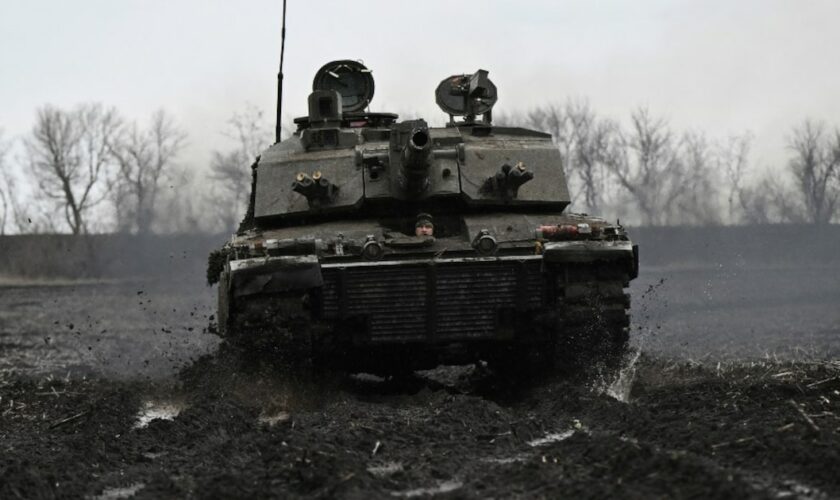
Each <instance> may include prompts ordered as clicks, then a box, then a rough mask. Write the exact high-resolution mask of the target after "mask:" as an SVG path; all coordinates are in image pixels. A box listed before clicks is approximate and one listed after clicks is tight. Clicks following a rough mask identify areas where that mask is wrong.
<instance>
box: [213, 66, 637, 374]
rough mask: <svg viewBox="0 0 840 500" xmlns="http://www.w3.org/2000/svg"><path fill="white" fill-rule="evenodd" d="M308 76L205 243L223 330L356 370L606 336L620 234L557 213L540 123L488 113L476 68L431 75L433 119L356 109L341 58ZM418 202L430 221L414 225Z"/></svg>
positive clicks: (490, 99) (562, 355) (622, 328)
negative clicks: (230, 231)
mask: <svg viewBox="0 0 840 500" xmlns="http://www.w3.org/2000/svg"><path fill="white" fill-rule="evenodd" d="M313 86H314V88H313V92H312V94H310V96H309V114H308V115H307V116H306V117H302V118H298V119H296V120H295V123H296V124H297V131H296V132H295V133H294V135H293V136H292V137H290V138H288V139H286V140H284V141H282V142H279V143H277V144H274V145H273V146H271V147H270V148H268V150H266V151H265V152H264V153H263V154H262V155H261V156H260V158H259V159H258V161H257V162H256V163H255V165H254V167H253V187H252V192H251V199H250V205H249V209H248V214H247V215H246V218H245V220H244V221H243V223H242V225H241V227H240V230H239V231H238V232H237V234H236V235H235V236H233V238H232V239H231V240H230V242H229V243H227V244H226V245H225V246H224V248H222V249H221V250H219V251H217V252H214V254H213V255H212V256H211V264H210V269H209V270H208V277H209V279H210V281H211V282H215V281H218V283H219V314H218V320H219V327H220V331H221V332H222V333H223V334H224V335H225V336H227V337H228V338H230V339H232V340H236V341H238V342H240V343H244V344H247V345H251V346H261V347H263V348H270V349H269V351H270V352H272V353H275V354H276V355H277V356H285V357H288V358H289V359H291V360H309V359H315V360H317V361H320V362H323V363H328V364H334V365H338V366H341V367H343V368H347V369H351V370H364V371H371V372H377V371H393V370H410V369H417V368H423V367H429V366H433V365H435V364H437V363H440V362H463V361H472V360H477V359H485V360H490V361H498V362H500V363H506V364H509V365H510V364H514V365H515V364H517V363H523V364H524V363H530V362H532V358H534V357H536V358H539V359H541V360H543V361H546V362H548V363H551V362H554V361H555V360H558V359H560V360H562V361H563V362H568V361H573V360H574V359H575V358H576V357H577V356H579V355H581V353H582V352H583V351H589V352H592V350H591V349H588V347H591V346H596V345H600V346H608V347H609V348H620V347H621V346H623V345H624V343H625V342H626V341H627V331H628V324H629V316H628V308H629V306H630V303H629V295H627V294H626V293H625V288H626V287H627V286H628V285H629V281H630V280H632V279H633V278H635V277H636V275H637V274H638V252H637V249H636V247H635V246H633V245H632V243H631V242H630V240H629V239H628V237H627V234H626V232H625V230H624V228H623V227H621V226H620V225H619V224H617V223H616V224H613V223H609V222H607V221H605V220H604V219H601V218H597V217H591V216H587V215H584V214H571V213H565V212H564V210H565V209H566V207H567V205H568V204H569V202H570V197H569V192H568V189H567V184H566V177H565V174H564V171H563V165H562V161H561V156H560V152H559V151H558V149H557V148H556V146H555V145H554V144H553V143H552V140H551V136H550V135H548V134H545V133H542V132H537V131H533V130H527V129H523V128H512V127H496V126H494V125H493V124H492V121H491V110H492V107H493V104H495V102H496V99H497V90H496V87H495V85H494V84H493V83H492V82H491V81H490V80H489V78H488V76H487V72H486V71H483V70H479V71H477V72H476V73H474V74H467V75H454V76H451V77H449V78H446V79H444V80H443V81H442V82H441V83H440V85H439V86H438V88H437V90H436V100H437V102H438V104H439V105H440V107H441V108H442V109H443V110H444V112H446V113H447V114H448V115H449V121H448V123H447V124H446V125H445V126H443V127H430V126H429V125H428V124H427V123H426V122H425V121H424V120H409V121H402V122H400V121H398V120H397V116H396V115H394V114H390V113H371V112H368V111H365V109H366V108H367V106H368V105H369V103H370V101H371V99H372V97H373V89H374V86H373V79H372V77H371V73H370V71H369V70H368V69H367V68H365V67H364V66H363V65H362V64H360V63H358V62H355V61H335V62H332V63H329V64H327V65H325V66H324V67H323V68H322V69H321V70H320V71H319V72H318V74H317V75H316V77H315V81H314V85H313ZM456 117H458V118H459V119H460V121H456ZM420 214H428V217H429V219H430V220H431V219H433V220H434V225H433V227H434V230H433V234H420V233H421V232H419V231H418V232H415V226H416V224H417V221H418V215H420ZM582 347H584V348H587V349H583V350H582V349H581V348H582Z"/></svg>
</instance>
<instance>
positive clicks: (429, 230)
mask: <svg viewBox="0 0 840 500" xmlns="http://www.w3.org/2000/svg"><path fill="white" fill-rule="evenodd" d="M434 232H435V227H434V226H433V225H431V224H428V223H426V224H420V225H419V226H417V227H415V228H414V234H416V235H417V236H433V235H434Z"/></svg>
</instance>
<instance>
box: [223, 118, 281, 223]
mask: <svg viewBox="0 0 840 500" xmlns="http://www.w3.org/2000/svg"><path fill="white" fill-rule="evenodd" d="M228 125H229V129H228V131H227V132H226V135H227V136H228V137H230V138H232V139H234V141H235V143H236V146H235V147H234V148H233V149H231V150H229V151H224V152H222V151H214V152H213V159H212V160H211V163H210V170H211V172H212V173H211V176H210V178H211V179H212V180H214V181H215V184H214V186H213V189H212V190H211V196H212V200H211V201H210V202H209V205H210V206H212V207H214V209H215V211H216V217H217V219H218V220H219V221H220V222H221V224H222V226H223V228H224V229H227V230H229V229H232V228H235V227H236V224H237V223H238V222H239V220H240V219H241V218H242V216H243V215H244V214H245V210H246V209H247V206H248V195H249V193H250V190H251V165H252V164H253V163H254V160H255V159H256V158H257V156H258V155H259V154H260V153H261V152H262V150H263V149H264V148H265V147H266V146H268V145H270V144H271V142H272V138H271V129H270V127H268V126H266V124H265V120H264V118H263V112H262V111H260V110H259V109H258V108H256V107H254V106H248V107H246V109H245V110H243V111H242V112H239V113H236V114H234V115H233V117H232V118H231V119H230V121H229V122H228Z"/></svg>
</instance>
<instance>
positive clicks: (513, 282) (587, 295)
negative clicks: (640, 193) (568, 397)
mask: <svg viewBox="0 0 840 500" xmlns="http://www.w3.org/2000/svg"><path fill="white" fill-rule="evenodd" d="M568 243H569V244H564V245H552V244H546V245H545V246H544V247H543V248H542V252H541V253H540V254H539V255H534V254H530V255H528V254H508V255H495V256H456V257H445V256H442V255H436V254H432V255H428V256H425V257H417V256H413V257H410V258H398V259H392V260H380V261H375V262H369V261H361V260H355V261H354V260H345V261H341V262H336V261H330V260H329V259H318V258H317V257H316V256H314V255H302V256H281V257H270V256H269V257H261V258H250V259H240V260H233V261H231V262H229V263H228V265H227V266H226V268H225V270H224V271H223V273H222V277H221V281H220V287H219V313H220V314H219V320H220V326H221V329H222V331H223V333H224V334H225V335H227V336H228V337H229V338H230V339H232V340H233V341H235V342H239V343H243V344H247V345H249V346H250V348H251V349H254V348H255V347H256V348H257V350H258V351H260V352H263V353H266V354H268V355H269V356H277V357H278V358H282V359H284V360H286V361H291V362H295V363H309V362H313V361H314V362H316V363H323V364H326V365H328V366H331V367H334V368H339V369H344V370H350V371H367V372H372V373H382V372H388V373H392V372H398V371H401V370H405V371H409V370H416V369H423V368H430V367H433V366H436V365H438V364H441V363H467V362H475V361H478V360H485V361H489V362H498V363H510V362H512V363H532V362H534V359H533V358H534V357H539V358H542V359H541V360H540V361H541V362H543V363H545V364H549V365H551V364H555V363H558V362H559V363H561V364H565V365H568V364H576V363H578V362H580V361H582V360H583V358H584V357H586V353H592V352H595V351H597V350H598V349H604V348H607V349H609V348H611V347H616V346H622V345H623V344H624V343H625V342H626V340H627V327H628V326H629V307H630V301H629V295H628V294H626V293H625V288H626V287H627V286H628V285H629V281H630V280H631V279H632V278H633V277H634V276H635V273H636V272H637V262H638V261H637V254H636V253H635V252H634V248H633V246H632V244H631V243H630V242H629V241H616V242H595V243H592V242H586V243H584V242H568ZM598 346H600V347H598ZM583 347H585V349H584V348H583ZM596 347H597V349H596Z"/></svg>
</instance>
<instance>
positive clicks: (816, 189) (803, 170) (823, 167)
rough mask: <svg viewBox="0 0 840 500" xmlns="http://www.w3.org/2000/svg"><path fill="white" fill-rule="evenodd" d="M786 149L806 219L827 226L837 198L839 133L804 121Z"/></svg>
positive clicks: (839, 154) (839, 150)
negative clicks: (791, 154) (790, 154)
mask: <svg viewBox="0 0 840 500" xmlns="http://www.w3.org/2000/svg"><path fill="white" fill-rule="evenodd" d="M788 147H789V148H790V149H791V151H792V152H793V158H792V159H791V160H790V162H789V168H790V170H791V172H793V175H794V177H795V178H796V185H797V188H798V190H799V195H800V196H801V201H802V204H803V208H804V211H805V216H806V218H807V220H808V221H809V222H811V223H812V224H817V225H823V224H828V223H829V222H831V220H832V218H834V217H835V216H836V208H837V202H838V199H840V130H835V131H834V132H833V134H830V133H827V132H826V127H825V125H824V124H823V123H817V122H813V121H811V120H806V121H805V122H804V123H803V124H802V125H800V126H799V127H796V128H794V130H793V135H792V137H791V139H790V141H789V144H788Z"/></svg>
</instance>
